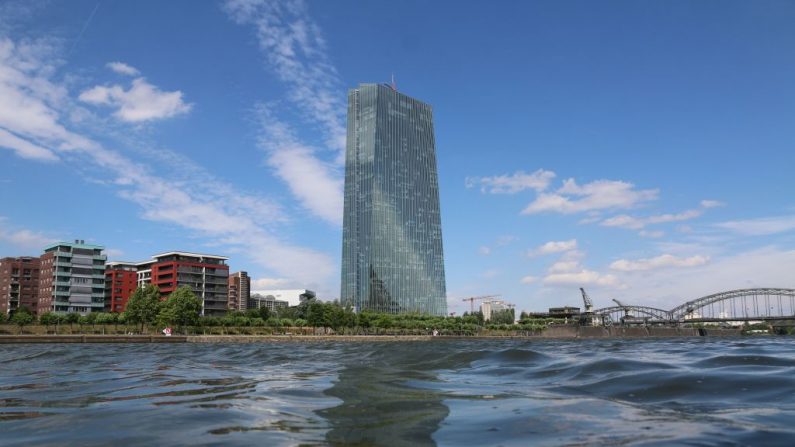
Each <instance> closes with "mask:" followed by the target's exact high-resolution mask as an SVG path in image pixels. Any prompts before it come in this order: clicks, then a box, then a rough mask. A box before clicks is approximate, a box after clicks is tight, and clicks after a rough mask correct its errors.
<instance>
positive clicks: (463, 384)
mask: <svg viewBox="0 0 795 447" xmlns="http://www.w3.org/2000/svg"><path fill="white" fill-rule="evenodd" d="M65 444H72V445H75V444H80V445H108V444H115V445H148V446H152V445H202V444H204V445H220V444H223V445H253V444H259V445H296V444H315V445H317V444H320V445H345V444H356V445H372V444H379V445H406V446H415V445H454V446H458V445H506V446H507V445H517V446H519V445H521V446H526V445H617V444H622V445H671V444H676V445H682V444H690V445H765V446H772V445H786V446H791V445H795V338H790V337H781V338H775V337H759V338H672V339H629V340H625V339H608V340H605V339H602V340H598V339H594V340H579V341H540V340H475V339H472V340H438V341H436V340H434V341H427V342H346V343H341V342H338V343H335V342H309V343H296V342H285V343H272V344H265V343H263V344H258V343H254V344H167V345H161V344H129V345H124V344H117V345H112V344H111V345H91V344H88V345H66V344H64V345H0V445H3V446H15V445H25V446H27V445H65Z"/></svg>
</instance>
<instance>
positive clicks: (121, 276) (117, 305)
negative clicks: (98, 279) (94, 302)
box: [105, 262, 138, 312]
mask: <svg viewBox="0 0 795 447" xmlns="http://www.w3.org/2000/svg"><path fill="white" fill-rule="evenodd" d="M137 287H138V265H137V264H135V263H130V262H108V263H107V264H105V312H124V308H125V307H126V306H127V300H128V299H130V295H132V294H133V292H135V289H136V288H137Z"/></svg>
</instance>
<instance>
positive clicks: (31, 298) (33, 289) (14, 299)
mask: <svg viewBox="0 0 795 447" xmlns="http://www.w3.org/2000/svg"><path fill="white" fill-rule="evenodd" d="M40 267H41V261H40V260H39V258H36V257H32V256H22V257H18V258H2V259H0V314H4V315H10V314H12V313H14V312H15V311H16V310H17V309H19V308H20V307H25V308H27V309H28V310H30V311H31V312H33V313H34V314H35V313H38V301H39V270H40Z"/></svg>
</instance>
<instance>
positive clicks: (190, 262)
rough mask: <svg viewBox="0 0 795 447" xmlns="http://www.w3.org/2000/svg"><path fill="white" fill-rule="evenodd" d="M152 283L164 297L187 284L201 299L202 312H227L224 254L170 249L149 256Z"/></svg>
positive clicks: (226, 267)
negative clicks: (151, 259) (169, 250)
mask: <svg viewBox="0 0 795 447" xmlns="http://www.w3.org/2000/svg"><path fill="white" fill-rule="evenodd" d="M152 258H153V259H154V263H153V264H152V273H151V283H152V284H154V285H156V286H157V287H158V288H159V289H160V294H161V296H162V297H163V298H165V297H167V296H168V295H170V294H171V292H173V291H174V290H176V288H177V287H180V286H189V287H190V288H191V289H192V290H193V293H195V294H196V296H197V297H198V298H199V299H200V300H201V301H202V313H201V314H202V315H207V316H222V315H225V314H226V311H227V301H228V298H229V297H228V283H229V266H228V265H226V261H227V260H228V259H229V258H227V257H224V256H214V255H205V254H199V253H188V252H181V251H171V252H167V253H162V254H159V255H154V256H152Z"/></svg>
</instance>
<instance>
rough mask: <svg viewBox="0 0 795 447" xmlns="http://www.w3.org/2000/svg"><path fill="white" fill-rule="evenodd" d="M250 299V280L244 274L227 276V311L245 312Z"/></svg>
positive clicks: (246, 274) (237, 273)
mask: <svg viewBox="0 0 795 447" xmlns="http://www.w3.org/2000/svg"><path fill="white" fill-rule="evenodd" d="M249 299H251V278H250V277H249V276H248V273H246V272H236V273H232V274H231V275H229V298H228V300H227V307H228V308H229V310H237V311H241V312H242V311H245V310H246V309H247V308H248V301H249Z"/></svg>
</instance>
